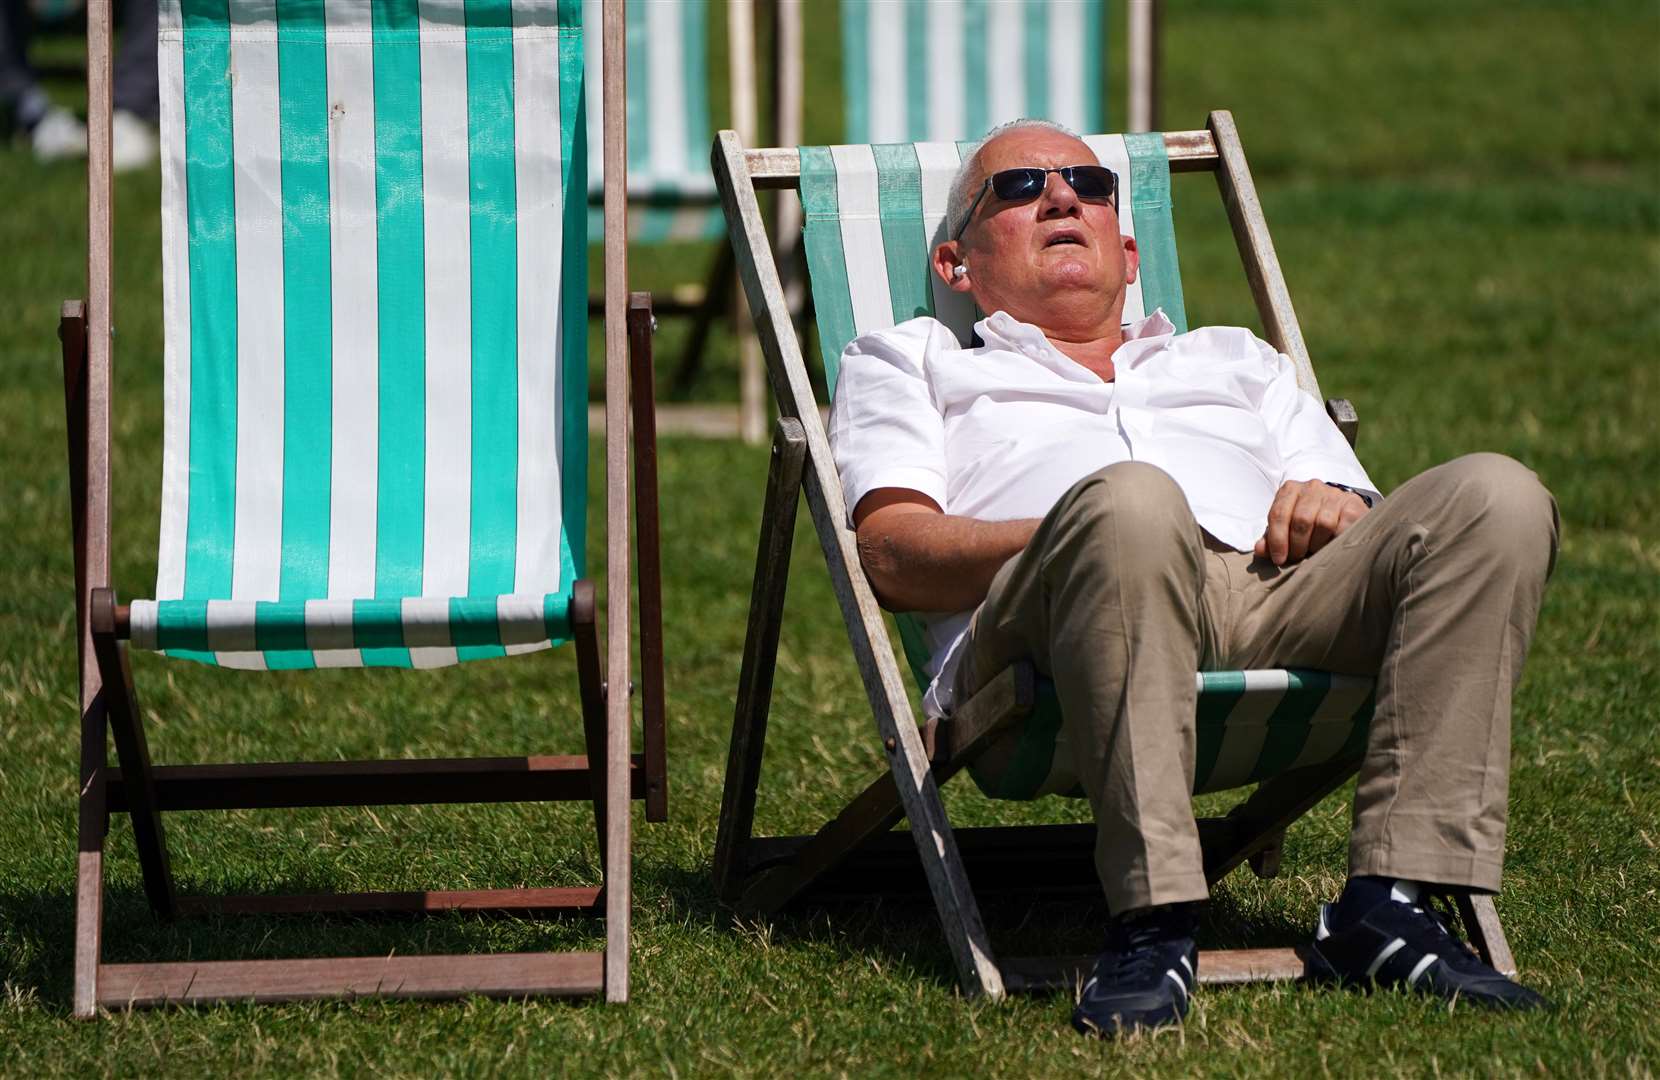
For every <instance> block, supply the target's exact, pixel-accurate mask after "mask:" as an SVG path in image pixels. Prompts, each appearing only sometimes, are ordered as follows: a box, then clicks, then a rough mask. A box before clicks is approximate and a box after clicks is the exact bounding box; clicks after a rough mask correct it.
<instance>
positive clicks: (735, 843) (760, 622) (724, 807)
mask: <svg viewBox="0 0 1660 1080" xmlns="http://www.w3.org/2000/svg"><path fill="white" fill-rule="evenodd" d="M806 458H807V436H806V434H805V433H804V432H803V430H802V427H801V422H800V421H799V420H792V419H789V418H781V419H780V420H779V421H778V424H777V427H776V430H775V432H774V435H773V439H772V466H771V468H770V469H768V471H767V494H766V500H765V502H764V503H763V504H762V508H761V541H760V545H759V550H758V551H757V552H756V555H755V583H754V585H753V586H752V588H751V590H750V598H749V629H748V631H747V632H746V633H745V635H744V657H743V664H742V667H740V668H739V671H738V700H737V706H736V709H735V711H734V712H733V716H732V744H731V748H730V750H729V751H728V752H727V757H726V787H725V789H724V791H723V792H722V794H721V808H720V826H719V828H718V831H717V832H716V835H715V868H714V878H715V893H716V895H718V896H719V897H720V898H721V899H722V900H724V901H727V902H728V903H731V902H733V901H736V900H737V899H738V895H739V893H740V892H741V891H742V889H743V883H744V877H745V871H746V870H747V868H748V850H747V849H748V845H749V839H750V836H751V835H752V832H753V829H754V825H755V792H756V788H757V787H758V786H759V784H760V781H761V756H762V750H763V748H764V745H765V743H766V737H767V711H768V709H769V708H770V706H771V703H772V677H773V672H774V669H775V667H776V666H777V662H778V633H779V629H780V627H781V626H782V624H783V621H784V593H785V590H786V589H787V587H788V586H789V578H790V545H791V543H792V542H793V541H794V539H795V516H796V509H797V507H798V506H799V505H800V498H801V469H802V465H803V463H804V462H805V461H806Z"/></svg>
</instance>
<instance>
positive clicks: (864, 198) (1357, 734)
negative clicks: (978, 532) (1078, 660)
mask: <svg viewBox="0 0 1660 1080" xmlns="http://www.w3.org/2000/svg"><path fill="white" fill-rule="evenodd" d="M1084 141H1085V142H1086V143H1088V144H1089V147H1090V149H1092V150H1094V151H1095V154H1096V156H1097V158H1098V159H1099V160H1100V161H1101V163H1102V164H1103V165H1106V166H1107V167H1109V168H1111V169H1113V170H1114V171H1115V172H1117V173H1118V175H1119V183H1120V189H1119V223H1120V227H1121V228H1122V229H1123V231H1124V232H1125V233H1126V234H1127V235H1130V236H1134V237H1135V238H1136V247H1137V250H1138V251H1139V252H1140V255H1141V272H1140V274H1139V275H1138V279H1137V281H1136V283H1135V284H1133V285H1131V286H1130V287H1129V290H1128V295H1127V297H1126V300H1125V304H1124V321H1125V322H1126V323H1130V322H1133V321H1136V320H1138V319H1140V318H1141V317H1142V316H1143V315H1145V314H1146V313H1148V312H1151V311H1154V310H1157V309H1160V308H1162V309H1163V310H1164V313H1165V315H1166V316H1167V317H1168V318H1169V319H1170V321H1171V322H1172V323H1174V324H1175V326H1176V329H1177V332H1185V331H1186V330H1187V314H1186V310H1185V305H1184V304H1183V301H1182V287H1181V270H1180V267H1179V265H1178V263H1177V259H1176V234H1175V226H1174V222H1173V220H1172V218H1171V214H1170V163H1169V159H1168V158H1167V157H1166V155H1165V150H1164V136H1163V135H1162V134H1159V133H1148V134H1139V135H1091V136H1086V137H1085V139H1084ZM971 147H972V144H969V143H963V144H954V143H926V142H924V143H914V144H897V145H893V144H889V145H875V146H804V147H802V148H801V202H802V206H803V209H804V211H805V217H806V227H805V240H806V249H807V268H808V273H809V276H810V279H811V283H812V289H813V304H814V308H815V310H816V312H817V318H818V327H819V346H820V349H821V351H822V354H823V356H824V361H825V378H826V381H827V383H828V385H829V386H830V389H831V392H832V393H834V392H835V387H836V376H837V370H838V361H839V358H840V356H841V352H842V349H843V348H844V347H846V345H847V343H848V342H849V341H852V340H853V338H855V337H857V336H858V335H860V334H866V333H869V332H871V331H873V330H880V329H883V328H885V327H889V326H894V325H896V324H898V323H900V322H903V321H905V320H906V319H912V318H915V317H917V316H919V315H932V316H934V317H935V318H937V319H939V320H940V321H941V322H943V323H945V324H946V325H947V326H949V327H950V328H951V330H952V332H954V333H955V334H956V335H957V338H958V340H959V341H962V342H964V343H965V344H966V343H968V341H969V340H970V336H971V331H972V327H973V323H974V321H975V319H976V318H977V313H976V312H975V310H974V308H973V305H972V302H971V301H969V300H968V298H967V297H966V296H964V295H962V294H960V293H955V292H952V291H951V290H949V289H947V288H946V287H945V285H944V283H943V282H941V281H940V280H939V278H938V276H937V275H936V274H934V272H933V270H932V268H931V267H930V266H929V265H928V253H929V252H930V251H931V250H932V248H933V247H934V245H936V244H938V243H940V242H941V241H942V240H944V239H945V230H946V224H945V206H946V200H947V198H948V196H949V193H950V189H951V181H952V178H953V177H954V176H955V174H956V170H957V167H958V165H959V164H960V162H961V154H962V153H965V152H967V151H968V150H969V149H970V148H971ZM1305 389H1308V387H1307V386H1305ZM896 622H897V623H898V626H899V635H900V640H901V643H902V644H903V646H904V650H905V656H906V659H907V660H908V662H909V663H910V665H911V671H912V674H913V675H914V676H915V677H916V679H917V681H918V683H919V684H920V685H922V686H926V685H927V683H928V675H927V671H926V668H927V664H928V661H929V656H928V652H927V648H926V646H925V644H924V639H923V635H922V632H921V627H920V626H919V625H918V624H917V623H916V621H915V620H914V619H913V618H912V617H910V616H908V615H900V616H898V617H897V618H896ZM1196 677H1197V679H1198V687H1199V714H1198V719H1197V726H1198V755H1197V768H1196V769H1195V776H1194V790H1195V792H1203V791H1221V790H1225V789H1227V788H1231V787H1238V786H1239V785H1241V784H1246V783H1252V782H1254V781H1257V780H1260V779H1263V778H1264V777H1266V776H1271V775H1274V774H1275V773H1278V772H1283V771H1284V770H1285V769H1288V768H1293V767H1299V766H1301V765H1305V764H1315V763H1318V762H1320V761H1327V760H1335V759H1337V758H1339V757H1342V756H1358V755H1359V753H1360V751H1361V749H1362V747H1363V746H1364V739H1365V735H1366V728H1367V724H1368V721H1369V720H1370V718H1371V714H1372V680H1371V679H1357V678H1353V677H1348V676H1338V675H1331V674H1327V673H1325V672H1314V671H1283V670H1274V671H1216V672H1201V673H1199V674H1198V675H1197V676H1196ZM1059 732H1060V703H1059V701H1058V700H1057V699H1056V697H1055V692H1054V687H1053V685H1052V684H1050V683H1049V682H1048V681H1047V680H1040V681H1039V687H1038V702H1037V708H1036V710H1035V711H1034V713H1033V715H1032V717H1031V718H1030V719H1029V720H1028V721H1027V723H1026V726H1025V729H1024V731H1023V734H1022V737H1021V744H1020V748H1019V750H1018V751H1017V753H1016V756H1015V760H1014V762H1013V763H1012V764H1011V765H1010V766H1009V767H1008V768H1007V769H1006V771H1005V772H1004V774H1003V775H1002V776H1000V777H998V778H996V781H995V782H993V781H992V779H991V778H988V777H986V776H983V775H981V774H979V773H977V772H975V770H974V768H973V766H970V770H969V771H970V773H971V775H974V777H975V781H976V783H978V784H979V785H980V787H981V789H982V790H983V791H985V793H986V794H988V795H990V796H992V797H994V798H1004V799H1030V798H1033V797H1034V796H1036V795H1037V794H1038V793H1039V791H1040V789H1041V787H1042V785H1043V782H1044V780H1045V778H1046V777H1047V776H1048V775H1049V770H1050V764H1051V762H1052V761H1053V759H1054V754H1055V737H1056V735H1057V734H1058V733H1059ZM1073 794H1079V793H1078V792H1073Z"/></svg>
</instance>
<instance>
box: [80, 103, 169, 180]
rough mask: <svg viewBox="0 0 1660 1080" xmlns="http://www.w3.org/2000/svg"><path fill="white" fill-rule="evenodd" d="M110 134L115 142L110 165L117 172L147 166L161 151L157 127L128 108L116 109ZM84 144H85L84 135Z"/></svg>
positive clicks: (111, 120)
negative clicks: (157, 137)
mask: <svg viewBox="0 0 1660 1080" xmlns="http://www.w3.org/2000/svg"><path fill="white" fill-rule="evenodd" d="M110 136H111V140H112V142H113V144H114V145H113V147H112V148H111V151H110V165H111V167H112V168H114V169H115V171H116V172H131V171H133V170H134V169H143V168H146V167H147V166H149V165H150V164H151V163H152V162H154V161H155V160H156V158H157V157H158V156H159V154H160V152H161V144H160V143H159V142H158V141H157V139H156V129H155V128H153V127H151V126H150V125H149V124H147V123H146V122H145V121H144V120H142V119H140V118H139V116H138V114H136V113H130V112H128V111H127V110H126V109H117V110H115V115H114V116H112V117H111V118H110ZM82 145H85V143H84V136H83V143H82Z"/></svg>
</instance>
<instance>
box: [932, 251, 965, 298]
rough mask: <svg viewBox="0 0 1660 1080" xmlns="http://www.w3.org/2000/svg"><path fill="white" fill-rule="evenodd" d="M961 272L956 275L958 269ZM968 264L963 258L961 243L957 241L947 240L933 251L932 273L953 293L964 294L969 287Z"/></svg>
mask: <svg viewBox="0 0 1660 1080" xmlns="http://www.w3.org/2000/svg"><path fill="white" fill-rule="evenodd" d="M959 268H961V269H962V270H963V272H962V273H958V272H957V271H958V269H959ZM967 270H968V263H967V261H966V260H964V258H963V248H962V243H961V242H960V241H957V240H947V241H946V242H945V243H943V244H941V245H940V246H939V247H937V248H935V249H934V273H936V274H938V275H939V276H940V280H941V281H943V282H945V287H946V288H948V289H950V290H952V291H953V292H960V293H965V292H967V291H968V290H969V288H970V287H971V286H970V285H969V283H968V273H967Z"/></svg>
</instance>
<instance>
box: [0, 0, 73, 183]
mask: <svg viewBox="0 0 1660 1080" xmlns="http://www.w3.org/2000/svg"><path fill="white" fill-rule="evenodd" d="M33 30H34V19H33V17H32V16H31V15H30V12H29V4H28V0H0V114H3V115H0V119H4V120H9V121H10V123H11V125H12V127H13V128H14V130H17V131H21V132H24V133H25V134H26V135H27V136H28V138H29V147H30V149H32V150H33V151H34V155H35V157H36V158H37V159H38V160H40V161H58V160H61V159H64V158H72V157H81V156H83V155H85V154H86V127H85V125H83V124H82V123H81V122H80V121H79V120H77V119H75V114H74V113H72V112H70V111H69V110H68V109H65V108H63V107H62V106H60V105H54V104H52V99H51V98H49V97H47V96H46V91H45V89H43V88H42V87H41V85H40V80H39V79H38V78H37V77H36V76H35V71H34V68H32V67H30V66H29V38H30V35H31V34H32V32H33Z"/></svg>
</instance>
